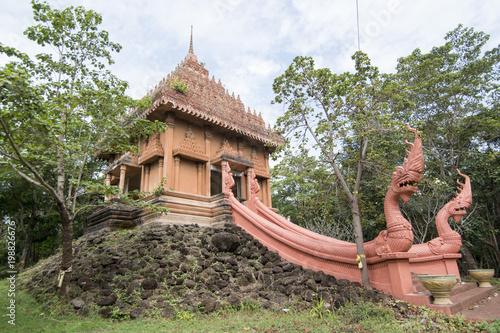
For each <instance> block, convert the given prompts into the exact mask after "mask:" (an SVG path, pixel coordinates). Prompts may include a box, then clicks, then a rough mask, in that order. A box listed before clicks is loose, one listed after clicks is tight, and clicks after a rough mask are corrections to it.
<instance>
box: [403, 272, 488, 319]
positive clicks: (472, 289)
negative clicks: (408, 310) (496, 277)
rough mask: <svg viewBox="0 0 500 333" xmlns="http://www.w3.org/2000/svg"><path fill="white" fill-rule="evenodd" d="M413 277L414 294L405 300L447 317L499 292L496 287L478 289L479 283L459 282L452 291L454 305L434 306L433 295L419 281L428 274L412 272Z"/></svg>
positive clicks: (451, 297)
mask: <svg viewBox="0 0 500 333" xmlns="http://www.w3.org/2000/svg"><path fill="white" fill-rule="evenodd" d="M411 275H412V283H413V293H412V294H406V295H405V297H404V300H405V301H407V302H408V303H411V304H414V305H425V306H427V307H428V308H430V309H431V310H436V311H442V312H444V313H445V314H447V315H452V314H456V313H459V312H460V311H463V310H466V309H468V308H470V307H471V306H472V305H474V304H475V303H477V302H479V301H480V300H482V299H484V298H487V297H489V296H491V295H493V294H494V293H495V292H496V290H497V289H496V288H495V287H491V288H478V286H477V283H475V282H459V283H457V285H456V286H455V287H453V289H452V290H451V294H450V300H451V301H452V302H453V304H450V305H434V304H432V295H431V293H430V292H429V291H428V290H427V289H425V287H424V286H423V285H422V283H420V280H419V279H418V275H426V274H415V273H413V272H412V273H411Z"/></svg>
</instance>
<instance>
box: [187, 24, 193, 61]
mask: <svg viewBox="0 0 500 333" xmlns="http://www.w3.org/2000/svg"><path fill="white" fill-rule="evenodd" d="M188 53H191V54H194V52H193V25H192V24H191V39H190V40H189V52H188Z"/></svg>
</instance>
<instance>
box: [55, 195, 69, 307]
mask: <svg viewBox="0 0 500 333" xmlns="http://www.w3.org/2000/svg"><path fill="white" fill-rule="evenodd" d="M57 208H58V210H59V214H60V215H61V223H62V259H61V270H60V274H61V276H62V284H61V290H60V294H61V296H64V297H67V296H68V291H69V282H70V279H71V271H72V265H73V219H72V218H71V216H70V214H69V212H68V209H67V208H66V206H64V204H62V203H58V204H57ZM57 283H58V284H59V283H61V281H57Z"/></svg>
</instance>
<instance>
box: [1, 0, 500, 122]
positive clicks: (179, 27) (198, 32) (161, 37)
mask: <svg viewBox="0 0 500 333" xmlns="http://www.w3.org/2000/svg"><path fill="white" fill-rule="evenodd" d="M49 3H50V4H51V5H53V7H57V8H63V7H64V6H68V5H74V6H77V5H83V6H84V7H85V8H87V9H94V10H96V11H97V12H100V13H102V15H103V24H102V27H103V29H105V30H108V31H109V33H110V38H111V39H112V40H113V41H116V42H118V43H120V44H121V45H122V46H123V49H122V51H121V52H120V53H119V54H117V55H116V56H115V57H114V58H115V60H116V64H115V65H114V66H113V67H112V69H113V71H114V72H115V74H117V76H118V77H120V78H123V79H125V80H127V81H129V83H130V85H131V88H130V90H129V93H130V94H132V95H133V97H136V98H139V97H141V96H143V95H144V94H145V93H146V92H147V90H148V89H151V88H152V87H154V85H155V84H156V82H157V81H158V80H160V79H161V78H163V77H164V76H166V75H167V74H168V73H169V72H170V71H172V70H173V69H174V68H175V66H176V64H178V63H179V62H181V61H182V60H183V59H184V56H185V55H186V53H187V51H188V47H189V35H190V26H191V25H193V26H194V51H195V54H196V55H197V56H198V60H199V61H202V62H205V63H206V68H207V69H208V70H209V71H210V74H211V75H214V76H215V78H216V79H221V81H222V82H223V83H224V85H225V87H226V88H227V89H228V90H229V91H230V92H235V94H239V95H240V97H241V99H242V101H243V102H244V103H245V105H246V106H250V108H251V109H256V110H257V111H260V112H262V114H263V117H264V119H265V120H266V121H268V122H271V123H274V121H275V120H276V118H277V115H278V114H280V112H281V111H282V106H279V105H271V104H270V101H271V100H272V99H273V92H272V83H273V80H274V78H275V77H277V76H278V75H280V74H281V73H283V71H284V70H285V69H286V68H287V67H288V66H289V64H290V63H291V61H292V60H293V58H294V57H295V56H297V55H307V56H312V57H313V58H314V59H315V60H316V65H317V66H320V67H329V68H331V70H332V71H333V72H344V71H348V70H349V71H351V70H353V61H352V59H351V56H352V54H353V53H354V52H355V51H356V50H357V24H356V6H355V1H345V0H334V1H324V0H308V1H303V0H294V1H285V0H276V1H265V0H257V1H243V0H213V1H195V0H191V1H189V0H186V1H173V0H167V1H154V0H120V1H118V0H107V1H102V0H58V1H53V0H52V1H49ZM499 11H500V3H498V2H494V1H487V2H486V1H484V2H478V1H469V0H441V1H430V0H422V1H409V0H387V1H382V0H380V1H359V19H360V24H359V26H360V41H361V48H362V50H363V51H365V52H367V53H368V55H369V57H370V58H371V59H372V64H374V65H376V66H379V68H380V69H381V71H384V72H391V71H394V69H395V66H396V63H397V59H398V58H399V57H402V56H406V55H408V54H410V52H412V51H413V50H414V49H415V48H417V47H419V48H421V49H422V50H423V51H424V52H427V51H429V50H430V48H431V47H432V46H436V45H441V44H442V43H444V39H443V38H444V36H445V34H446V32H448V31H450V30H452V29H454V28H455V27H456V26H457V25H458V24H459V23H463V24H464V25H465V26H472V27H475V28H476V29H477V30H482V31H485V32H486V33H488V34H491V35H492V38H491V41H490V43H489V44H488V48H491V47H493V46H496V45H498V44H500V20H498V12H499ZM33 23H34V22H33V20H32V12H31V6H30V4H29V3H27V2H19V1H17V0H15V1H14V0H3V1H2V11H1V12H0V31H2V35H1V37H0V41H1V42H3V43H4V44H7V45H10V46H14V47H16V48H19V49H20V50H22V51H24V52H27V53H29V54H31V55H33V54H35V53H38V52H40V48H39V47H37V46H36V45H34V43H33V42H31V41H29V40H27V39H26V38H25V37H24V36H23V35H22V31H23V30H24V29H26V28H27V27H28V26H30V25H32V24H33ZM6 61H7V59H6V58H5V57H0V64H3V63H5V62H6Z"/></svg>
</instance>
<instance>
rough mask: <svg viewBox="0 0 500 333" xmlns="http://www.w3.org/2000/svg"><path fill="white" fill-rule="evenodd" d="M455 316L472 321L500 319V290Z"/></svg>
mask: <svg viewBox="0 0 500 333" xmlns="http://www.w3.org/2000/svg"><path fill="white" fill-rule="evenodd" d="M457 314H461V315H462V316H464V317H465V318H467V319H474V320H494V319H500V288H499V289H498V290H497V292H496V293H495V294H493V295H492V296H490V297H488V298H486V299H483V300H482V301H480V302H479V303H477V304H475V305H473V306H472V307H471V308H469V309H467V310H465V311H461V313H457Z"/></svg>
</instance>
